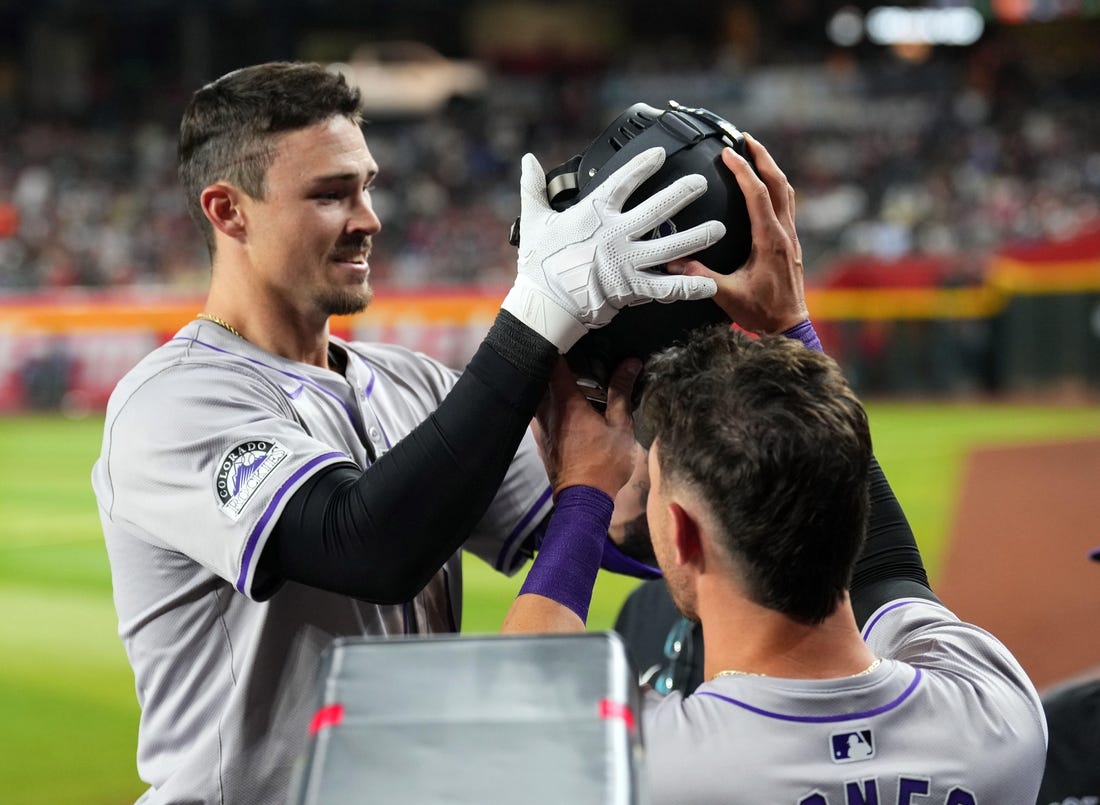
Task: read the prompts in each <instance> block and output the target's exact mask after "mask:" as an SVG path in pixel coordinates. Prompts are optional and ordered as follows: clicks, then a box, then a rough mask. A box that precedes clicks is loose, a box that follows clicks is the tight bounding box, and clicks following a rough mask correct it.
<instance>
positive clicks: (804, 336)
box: [783, 319, 825, 352]
mask: <svg viewBox="0 0 1100 805" xmlns="http://www.w3.org/2000/svg"><path fill="white" fill-rule="evenodd" d="M783 335H785V336H786V337H787V338H797V339H798V340H799V341H801V342H802V343H803V344H805V345H806V346H807V347H809V348H810V349H816V350H817V351H818V352H824V351H825V350H824V348H823V347H822V346H821V339H820V338H818V337H817V332H816V331H815V330H814V325H813V322H811V321H810V320H809V319H806V321H804V322H802V323H801V324H796V325H795V326H794V327H792V328H791V329H789V330H784V331H783Z"/></svg>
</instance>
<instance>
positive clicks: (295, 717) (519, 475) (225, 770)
mask: <svg viewBox="0 0 1100 805" xmlns="http://www.w3.org/2000/svg"><path fill="white" fill-rule="evenodd" d="M358 106H359V94H358V91H357V90H353V89H351V88H349V87H348V86H347V85H346V84H345V82H344V79H343V78H342V77H340V76H339V75H336V74H333V73H330V72H328V71H326V70H324V69H323V68H322V67H320V66H318V65H312V64H299V63H269V64H263V65H257V66H254V67H248V68H245V69H242V70H237V71H235V72H232V73H229V74H228V75H226V76H223V77H222V78H220V79H218V80H217V81H214V82H213V83H211V84H208V85H207V86H205V87H203V88H202V89H200V90H199V91H197V92H196V93H195V94H194V96H193V97H192V99H191V101H190V104H189V105H188V107H187V110H186V111H185V113H184V116H183V120H182V124H181V129H180V145H179V157H180V164H179V172H180V177H181V181H182V184H183V186H184V189H185V191H186V193H187V199H188V203H189V205H190V208H191V213H192V216H193V218H194V219H195V221H196V223H197V225H198V226H199V228H200V230H201V231H202V233H203V235H204V237H205V238H206V242H207V244H208V247H209V251H210V254H211V256H212V273H211V283H210V290H209V294H208V297H207V301H206V306H205V309H204V311H203V312H201V313H200V314H199V315H198V317H197V318H196V320H194V321H192V322H191V323H189V324H187V325H186V326H184V327H183V329H181V330H180V331H179V332H178V333H177V334H176V335H175V336H174V337H173V338H172V339H171V340H170V341H169V342H168V343H166V344H164V345H163V346H162V347H160V348H159V349H157V350H155V351H154V352H153V353H151V354H150V355H149V356H147V357H146V358H145V359H144V360H143V361H141V362H140V363H139V364H138V365H137V366H136V367H135V368H134V369H133V370H132V371H131V372H130V373H129V374H128V375H127V376H126V377H125V378H123V380H122V381H121V382H120V383H119V384H118V387H117V388H116V390H115V391H114V393H113V395H112V397H111V400H110V403H109V405H108V410H107V416H106V422H105V427H104V438H103V448H102V453H101V455H100V458H99V460H98V461H97V462H96V465H95V467H94V470H93V475H92V483H93V486H94V488H95V492H96V496H97V500H98V504H99V509H100V514H101V519H102V524H103V530H104V536H105V540H106V545H107V551H108V556H109V558H110V563H111V572H112V578H113V584H114V598H115V605H116V608H117V611H118V617H119V633H120V636H121V638H122V640H123V643H124V645H125V648H126V651H127V655H128V657H129V659H130V662H131V664H132V666H133V670H134V676H135V681H136V687H137V694H138V699H139V702H140V705H141V710H142V713H141V725H140V731H139V739H138V770H139V773H140V775H141V777H142V779H143V780H145V781H146V782H148V784H149V789H148V791H147V792H146V793H145V795H144V796H143V797H142V799H141V801H142V802H144V803H176V802H188V803H192V802H232V803H250V805H254V804H255V803H276V802H279V803H281V802H283V801H285V798H286V794H287V789H288V786H289V782H290V778H291V773H292V768H293V764H294V760H295V758H296V757H297V755H298V754H299V752H300V750H301V749H302V748H303V747H304V745H305V742H306V739H307V737H308V730H307V727H308V720H309V719H308V716H309V713H308V712H307V708H308V706H309V702H310V698H311V694H312V689H313V679H314V675H315V673H316V670H317V660H318V658H319V655H320V653H321V652H322V650H323V649H324V648H325V647H326V646H327V645H328V644H329V643H330V642H331V641H332V640H333V638H336V637H338V636H345V635H393V634H410V633H426V632H439V631H455V630H457V629H458V628H459V625H460V595H461V568H460V564H459V554H458V551H459V549H460V548H466V549H468V550H471V551H473V552H474V553H476V554H477V555H479V556H481V557H482V558H484V559H485V560H486V561H488V562H491V563H492V564H493V565H494V566H495V567H497V568H499V569H501V570H502V571H505V572H511V571H514V570H515V569H516V567H517V566H518V565H519V564H520V563H521V562H522V559H523V557H524V555H525V554H526V553H528V552H529V550H530V548H529V544H528V543H529V540H530V538H531V535H532V534H533V533H534V532H535V531H536V530H537V528H538V526H539V524H540V522H541V521H542V520H543V519H544V516H545V514H546V513H547V512H548V511H549V509H550V505H551V501H550V494H549V488H548V486H547V479H546V475H545V471H544V470H543V468H542V464H541V462H540V461H539V459H538V457H537V455H536V453H535V451H534V443H533V440H532V439H531V438H530V436H529V433H528V425H529V423H530V421H531V418H532V416H533V414H534V411H535V408H536V405H537V403H538V401H539V400H540V398H541V397H542V396H543V393H544V391H545V388H546V384H547V379H548V377H549V374H550V371H551V368H552V366H553V364H554V362H555V361H556V359H557V357H558V355H559V354H560V353H561V352H563V351H565V350H567V349H568V348H569V347H570V346H571V345H572V344H573V343H574V342H575V341H576V340H577V339H578V338H579V337H580V336H581V335H583V334H584V333H585V332H587V331H588V329H590V328H593V327H598V326H601V325H603V324H605V323H606V322H607V321H609V320H610V319H611V317H612V316H614V315H615V313H616V311H617V309H618V308H619V307H621V306H623V305H627V304H637V303H641V302H645V301H649V300H650V299H660V300H663V301H670V300H677V299H697V298H706V297H708V296H710V295H713V293H714V292H715V290H716V288H715V285H714V283H713V282H712V281H711V280H709V279H706V278H695V277H677V276H666V275H656V274H652V273H651V272H642V271H639V270H638V269H640V268H644V267H647V266H652V265H656V264H659V263H663V262H666V261H668V260H669V259H672V258H674V257H678V256H682V255H684V254H689V253H692V252H695V251H698V250H699V249H700V248H702V247H703V246H705V245H706V244H707V243H710V242H712V241H713V240H714V239H716V238H719V237H721V235H722V233H723V227H722V224H721V223H719V222H708V223H705V224H702V225H700V226H698V227H695V228H693V229H692V230H688V231H685V232H681V233H679V234H677V235H674V236H672V237H668V238H662V239H656V240H641V239H640V237H639V236H640V234H641V233H647V232H649V231H651V230H652V229H653V227H654V226H655V224H656V223H658V222H659V221H661V220H664V219H666V218H667V217H668V216H669V215H671V214H673V213H674V212H675V211H676V210H678V209H680V208H682V207H683V206H684V205H686V204H687V203H689V202H690V201H691V200H692V199H693V198H695V197H697V196H698V195H699V194H700V193H702V192H704V190H705V181H703V180H702V179H701V177H698V176H689V177H685V178H684V179H682V180H680V181H678V182H676V183H674V185H672V186H670V187H669V188H668V189H667V190H665V191H662V192H660V193H657V194H654V195H653V196H652V197H651V198H649V199H647V200H645V201H643V202H642V203H641V204H639V205H637V206H636V207H634V208H632V209H631V210H629V211H628V212H622V207H623V205H624V201H625V200H626V198H627V197H628V196H629V195H630V194H631V192H632V191H633V190H634V189H635V188H637V187H638V186H639V185H640V184H641V183H642V182H643V181H644V180H645V179H646V178H647V177H648V176H650V175H651V174H652V173H653V172H654V171H655V170H657V168H658V167H659V166H660V164H661V162H662V160H663V152H661V151H660V150H659V149H653V150H651V151H648V152H646V153H645V154H642V155H639V156H638V157H637V158H636V159H634V160H632V161H631V162H630V163H629V164H628V165H626V166H624V167H623V168H622V169H621V170H620V171H619V172H617V173H616V174H615V175H614V176H613V177H612V178H611V179H610V180H609V181H608V182H607V184H608V188H607V190H606V192H600V193H599V194H598V195H597V196H595V197H594V200H593V203H591V204H587V205H584V207H583V209H582V208H581V207H577V208H575V209H571V210H567V211H564V212H562V213H556V212H553V211H551V210H550V209H549V207H548V205H547V204H546V187H545V178H544V176H543V172H542V169H541V168H540V166H539V165H538V162H537V161H536V160H535V158H534V157H533V156H531V155H527V156H526V157H525V158H524V161H523V172H522V180H521V209H522V249H521V251H520V255H519V266H518V276H517V279H516V282H515V285H514V287H513V288H512V289H511V291H510V292H509V293H508V295H507V297H506V298H505V300H504V302H503V304H502V307H501V312H500V314H499V315H498V317H497V319H496V321H495V323H494V324H493V326H492V328H491V330H490V332H489V333H488V335H487V336H486V338H485V340H484V342H483V343H482V344H481V346H480V348H479V349H478V350H477V353H476V354H475V356H474V357H473V358H472V360H471V362H470V364H469V365H468V367H467V368H466V370H465V371H464V372H463V373H462V374H461V375H458V374H456V373H454V372H452V371H450V370H448V369H447V368H445V367H444V366H442V365H440V364H439V363H437V362H435V361H433V360H430V359H429V358H427V357H425V356H423V355H419V354H414V353H411V352H409V351H407V350H404V349H401V348H399V347H396V346H387V345H381V344H363V343H349V342H347V341H344V340H341V339H339V338H336V337H333V336H332V335H330V333H329V324H328V322H329V317H330V316H332V315H336V314H347V313H351V312H354V311H357V310H361V309H362V308H363V307H365V306H366V304H367V303H368V301H369V299H370V294H371V291H370V285H369V282H368V276H369V270H370V269H369V262H368V257H369V255H370V250H371V241H372V238H373V236H374V235H376V234H377V233H378V232H379V230H380V229H381V224H380V222H379V220H378V217H377V216H376V215H375V212H374V210H373V208H372V206H371V194H370V190H371V185H372V182H373V181H374V178H375V176H376V175H377V172H378V165H377V164H376V163H375V161H374V158H373V157H372V155H371V153H370V151H369V150H368V148H367V146H366V143H365V140H364V138H363V134H362V132H361V129H360V120H359V116H358ZM377 694H378V695H379V696H384V695H386V692H385V691H378V692H377Z"/></svg>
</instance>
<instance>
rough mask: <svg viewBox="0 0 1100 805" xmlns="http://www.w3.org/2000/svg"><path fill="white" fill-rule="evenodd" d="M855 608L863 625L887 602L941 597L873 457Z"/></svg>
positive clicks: (855, 582)
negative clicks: (865, 530)
mask: <svg viewBox="0 0 1100 805" xmlns="http://www.w3.org/2000/svg"><path fill="white" fill-rule="evenodd" d="M850 590H851V599H852V609H853V610H854V611H855V615H856V622H857V623H858V624H859V626H860V628H861V629H862V628H863V626H864V624H865V623H866V622H867V619H868V618H870V617H871V615H873V614H874V612H875V610H876V609H878V608H879V607H880V606H882V605H883V604H885V603H888V602H889V601H893V600H895V599H898V598H926V599H928V600H929V601H937V602H938V601H939V599H938V598H936V595H935V593H933V592H932V588H931V586H930V585H929V583H928V574H927V572H925V569H924V562H923V561H922V560H921V555H920V550H919V549H918V548H917V541H916V539H915V538H914V537H913V529H912V528H910V527H909V520H908V519H906V517H905V512H904V511H902V508H901V504H900V503H899V502H898V499H897V497H896V496H895V495H894V490H893V489H891V488H890V483H889V482H888V481H887V480H886V475H885V474H884V473H883V471H882V467H881V466H879V463H878V460H877V459H875V458H872V459H871V513H870V518H869V520H868V523H867V538H866V541H865V542H864V544H863V549H862V550H861V551H860V554H859V558H858V559H856V565H855V571H854V572H853V574H852V584H851V587H850Z"/></svg>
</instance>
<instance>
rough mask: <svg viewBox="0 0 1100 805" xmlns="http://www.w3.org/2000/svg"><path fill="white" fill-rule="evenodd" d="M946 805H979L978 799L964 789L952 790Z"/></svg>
mask: <svg viewBox="0 0 1100 805" xmlns="http://www.w3.org/2000/svg"><path fill="white" fill-rule="evenodd" d="M944 805H978V798H977V797H976V796H974V795H973V794H971V793H970V792H969V791H967V790H966V789H964V788H952V789H951V792H950V793H949V794H948V795H947V801H946V802H945V803H944Z"/></svg>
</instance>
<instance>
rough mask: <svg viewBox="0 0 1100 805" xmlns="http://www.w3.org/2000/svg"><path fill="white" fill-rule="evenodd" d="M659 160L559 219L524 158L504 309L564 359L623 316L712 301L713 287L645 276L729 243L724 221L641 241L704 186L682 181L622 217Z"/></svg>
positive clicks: (642, 157)
mask: <svg viewBox="0 0 1100 805" xmlns="http://www.w3.org/2000/svg"><path fill="white" fill-rule="evenodd" d="M664 160H665V151H664V149H663V148H651V149H649V150H647V151H643V152H642V153H641V154H639V155H638V156H636V157H634V158H633V159H632V160H630V161H629V162H627V163H626V164H625V165H623V166H622V167H621V168H619V169H618V170H617V171H615V172H614V173H613V174H612V175H611V176H610V177H608V179H607V180H606V181H604V182H603V183H601V184H600V186H599V187H597V188H596V189H595V190H594V191H593V192H592V193H591V194H589V195H588V196H586V197H585V198H584V199H582V200H581V201H579V202H578V203H577V204H575V205H574V206H572V207H569V208H568V209H566V210H563V211H561V212H556V211H555V210H553V209H552V208H551V207H550V203H549V201H548V200H547V196H546V175H545V173H544V172H543V170H542V167H541V166H540V165H539V163H538V160H537V159H535V157H534V156H533V155H531V154H527V155H526V156H524V157H523V163H522V168H523V170H522V176H521V178H520V203H521V207H520V243H519V262H518V276H517V277H516V282H515V285H514V286H513V288H512V290H511V291H509V293H508V295H507V297H506V298H505V300H504V303H503V304H502V307H503V308H504V309H505V310H507V311H508V312H509V313H511V314H512V315H514V316H516V317H517V318H518V319H520V320H521V321H522V322H524V323H525V324H527V325H528V326H529V327H531V328H532V329H534V330H535V331H536V332H538V333H539V334H541V335H542V336H543V337H545V338H546V339H547V340H548V341H550V342H551V343H553V344H554V345H556V346H557V347H558V349H559V351H561V352H565V351H567V350H568V349H569V348H570V347H571V346H572V345H573V344H574V343H576V341H577V340H578V339H579V338H580V337H581V336H582V335H584V334H585V332H587V331H588V330H589V329H594V328H597V327H603V326H604V325H606V324H607V323H608V322H610V321H611V319H612V318H613V317H614V315H615V314H616V313H617V312H618V311H619V310H620V309H621V308H623V307H627V306H629V305H636V304H641V303H643V302H649V301H658V302H675V301H680V300H689V299H706V298H708V297H710V296H713V295H714V293H715V290H716V286H715V283H714V281H713V279H711V278H709V277H705V276H701V275H698V276H697V275H688V276H672V275H669V274H665V273H663V272H656V271H645V270H644V269H646V268H649V267H652V266H657V265H662V264H665V263H668V262H669V261H670V260H674V259H676V258H680V257H684V256H685V255H689V254H694V253H695V252H698V251H701V250H702V249H705V248H706V247H707V246H709V245H710V244H712V243H714V242H715V241H717V240H718V239H719V238H721V237H722V236H723V235H724V234H725V231H726V229H725V225H724V224H722V223H721V222H720V221H707V222H705V223H703V224H699V225H698V226H694V227H691V228H690V229H687V230H685V231H683V232H677V233H674V234H671V235H667V236H665V237H660V238H653V239H644V236H645V235H647V234H648V233H650V232H651V231H653V229H654V228H655V227H656V226H657V225H658V224H660V223H662V222H663V221H666V220H668V219H669V218H670V217H672V216H673V215H674V214H675V213H676V212H678V211H679V210H681V209H683V208H684V207H685V206H687V205H688V204H689V203H690V202H691V201H693V200H694V199H696V198H698V197H699V196H700V195H702V194H703V193H704V192H706V189H707V183H706V180H705V179H704V178H703V177H702V176H700V175H698V174H690V175H688V176H683V177H681V178H679V179H677V180H676V181H675V182H673V183H672V184H670V185H669V186H668V187H665V188H664V189H662V190H660V191H658V192H657V193H654V194H653V195H652V196H650V197H649V198H648V199H646V200H645V201H643V202H642V203H641V204H638V205H637V206H636V207H633V208H632V209H630V210H628V211H626V212H623V209H622V208H623V204H625V203H626V200H627V199H628V198H629V197H630V195H631V194H632V193H633V192H634V191H635V190H637V189H638V187H639V186H640V185H641V184H642V183H643V182H644V181H645V180H646V179H648V178H649V177H650V176H652V175H653V174H655V173H656V172H657V170H658V169H660V167H661V165H662V164H664Z"/></svg>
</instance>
